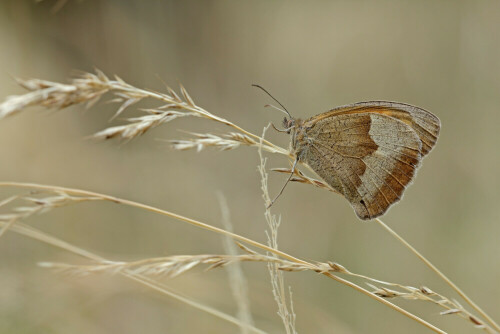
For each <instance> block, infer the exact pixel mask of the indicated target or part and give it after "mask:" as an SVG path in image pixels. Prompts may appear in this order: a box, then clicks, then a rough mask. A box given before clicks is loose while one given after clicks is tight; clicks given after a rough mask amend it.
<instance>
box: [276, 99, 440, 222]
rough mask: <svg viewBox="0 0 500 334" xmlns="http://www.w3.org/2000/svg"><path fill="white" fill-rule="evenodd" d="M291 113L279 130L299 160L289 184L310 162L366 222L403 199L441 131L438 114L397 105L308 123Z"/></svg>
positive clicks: (335, 112) (359, 107)
mask: <svg viewBox="0 0 500 334" xmlns="http://www.w3.org/2000/svg"><path fill="white" fill-rule="evenodd" d="M273 99H274V98H273ZM275 101H277V100H276V99H275ZM277 102H278V101H277ZM278 103H279V102H278ZM280 105H281V103H280ZM281 106H282V105H281ZM282 107H283V106H282ZM283 108H284V107H283ZM285 110H286V109H285ZM286 113H287V114H288V116H289V118H287V117H285V119H284V120H283V126H284V127H285V129H284V130H280V131H282V132H283V131H284V132H287V133H289V134H290V135H291V142H292V143H291V146H292V150H293V153H294V155H295V157H296V159H295V162H294V164H293V167H292V174H290V177H289V179H288V180H287V182H288V181H289V180H290V179H291V177H292V175H293V172H294V171H295V167H296V165H297V162H299V161H300V162H302V163H305V164H307V165H308V166H309V167H311V169H312V170H314V171H315V172H316V173H317V174H318V175H319V176H320V177H321V178H322V179H323V180H324V181H325V182H326V183H327V184H328V185H329V186H330V187H332V188H333V189H334V190H335V191H337V192H338V193H340V194H341V195H343V196H344V197H345V198H346V199H347V200H348V201H349V203H350V204H351V206H352V207H353V209H354V212H355V213H356V215H357V216H358V217H359V218H360V219H363V220H367V219H373V218H376V217H379V216H381V215H383V214H384V213H385V212H387V210H388V209H389V207H391V206H392V205H393V204H394V203H396V202H398V201H399V200H400V199H401V197H402V195H403V192H404V190H405V189H406V187H407V186H408V185H409V184H410V183H411V182H412V180H413V178H414V177H415V174H416V171H417V169H418V168H419V167H420V165H421V162H422V159H423V158H424V157H425V156H426V155H427V154H428V153H429V152H430V151H431V150H432V148H433V147H434V145H435V144H436V142H437V139H438V136H439V131H440V128H441V122H440V120H439V118H438V117H436V116H435V115H434V114H432V113H430V112H429V111H426V110H424V109H422V108H419V107H415V106H412V105H409V104H405V103H398V102H386V101H369V102H359V103H354V104H349V105H345V106H341V107H337V108H334V109H332V110H330V111H327V112H325V113H322V114H319V115H316V116H313V117H311V118H309V119H307V120H301V119H295V118H293V117H291V115H290V113H288V112H286ZM285 185H286V184H285ZM282 191H283V189H282ZM282 191H281V192H282ZM281 192H280V194H281ZM280 194H279V195H280ZM279 195H278V196H279Z"/></svg>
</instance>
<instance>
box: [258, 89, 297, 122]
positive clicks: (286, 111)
mask: <svg viewBox="0 0 500 334" xmlns="http://www.w3.org/2000/svg"><path fill="white" fill-rule="evenodd" d="M252 86H253V87H257V88H260V89H262V90H263V91H264V92H265V93H266V94H267V95H269V96H270V97H271V98H272V99H273V100H274V101H276V102H278V104H279V105H280V106H281V107H282V108H283V109H284V112H285V113H286V114H287V115H288V116H289V117H290V118H293V117H292V115H290V113H289V112H288V110H286V108H285V106H284V105H282V104H281V103H280V101H278V100H276V99H275V98H274V96H272V95H271V93H269V92H268V91H267V90H266V89H265V88H264V87H262V86H260V85H256V84H253V85H252ZM271 107H274V106H271ZM274 108H276V107H274ZM276 109H278V110H281V109H279V108H276ZM281 111H283V110H281Z"/></svg>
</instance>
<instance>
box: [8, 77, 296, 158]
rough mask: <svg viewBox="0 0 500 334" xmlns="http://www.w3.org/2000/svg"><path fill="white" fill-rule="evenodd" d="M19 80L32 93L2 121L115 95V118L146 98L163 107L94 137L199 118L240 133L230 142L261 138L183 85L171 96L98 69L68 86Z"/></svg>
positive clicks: (11, 105)
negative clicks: (202, 104)
mask: <svg viewBox="0 0 500 334" xmlns="http://www.w3.org/2000/svg"><path fill="white" fill-rule="evenodd" d="M17 81H18V83H19V85H21V86H22V87H23V88H25V89H27V90H28V91H30V92H29V93H26V94H23V95H15V96H9V97H7V98H6V99H5V101H4V102H3V103H1V104H0V119H2V118H5V117H7V116H11V115H14V114H16V113H18V112H20V111H22V110H24V109H26V108H27V107H30V106H42V107H45V108H56V109H64V108H66V107H69V106H72V105H75V104H83V103H86V104H87V107H91V106H92V105H93V104H95V103H96V102H97V101H98V100H99V99H100V98H101V97H102V96H103V95H105V94H106V93H108V92H113V93H114V94H115V96H116V98H115V99H113V100H112V101H111V102H115V103H120V104H121V106H120V107H119V108H118V110H117V111H116V113H115V115H114V117H113V118H115V117H117V116H119V115H120V114H121V113H122V112H123V111H124V110H125V109H126V108H128V107H129V106H131V105H133V104H136V103H138V102H140V101H142V100H143V99H146V98H148V99H153V100H157V101H159V102H160V103H161V105H160V106H159V107H157V108H153V109H141V110H142V111H143V112H144V113H145V114H144V115H142V116H139V117H132V118H128V119H127V123H126V124H123V125H118V126H112V127H109V128H106V129H104V130H102V131H99V132H97V133H96V134H94V135H93V136H91V138H96V139H110V138H115V137H118V138H122V139H127V140H130V139H133V138H136V137H138V136H140V135H142V134H144V133H145V132H147V131H149V130H151V129H153V128H155V127H157V126H159V125H161V124H164V123H168V122H170V121H172V120H174V119H176V118H179V117H187V116H196V117H202V118H205V119H208V120H212V121H215V122H218V123H222V124H225V125H227V126H230V127H232V128H233V129H235V130H237V131H238V133H237V134H230V135H228V136H229V138H226V139H230V140H234V141H238V142H239V143H245V144H247V145H248V144H251V143H253V145H255V140H259V139H260V137H259V136H257V135H254V134H252V133H250V132H248V131H246V130H244V129H242V128H240V127H239V126H237V125H236V124H234V123H232V122H230V121H228V120H226V119H224V118H222V117H219V116H216V115H214V114H212V113H210V112H208V111H207V110H205V109H203V108H201V107H200V106H198V105H196V104H195V102H194V100H193V99H192V98H191V96H190V95H189V94H188V92H187V91H186V89H185V88H184V87H183V86H182V85H181V86H180V91H181V94H177V93H176V92H175V91H174V90H173V89H171V88H170V87H166V89H167V93H160V92H155V91H152V90H148V89H141V88H137V87H134V86H132V85H130V84H128V83H126V82H125V81H123V80H122V79H121V78H119V77H118V76H115V77H114V79H110V78H108V77H107V76H106V75H105V74H104V73H103V72H101V71H98V70H97V71H96V74H92V73H83V74H81V75H80V76H79V77H77V78H74V79H72V80H71V81H70V83H68V84H61V83H57V82H52V81H46V80H39V79H29V80H20V79H18V80H17ZM238 135H239V136H238ZM264 144H265V145H266V146H265V148H264V149H266V150H269V151H270V152H273V153H280V154H285V155H290V153H289V152H288V151H287V150H285V149H283V148H281V147H279V146H276V145H274V144H272V143H270V142H268V141H264Z"/></svg>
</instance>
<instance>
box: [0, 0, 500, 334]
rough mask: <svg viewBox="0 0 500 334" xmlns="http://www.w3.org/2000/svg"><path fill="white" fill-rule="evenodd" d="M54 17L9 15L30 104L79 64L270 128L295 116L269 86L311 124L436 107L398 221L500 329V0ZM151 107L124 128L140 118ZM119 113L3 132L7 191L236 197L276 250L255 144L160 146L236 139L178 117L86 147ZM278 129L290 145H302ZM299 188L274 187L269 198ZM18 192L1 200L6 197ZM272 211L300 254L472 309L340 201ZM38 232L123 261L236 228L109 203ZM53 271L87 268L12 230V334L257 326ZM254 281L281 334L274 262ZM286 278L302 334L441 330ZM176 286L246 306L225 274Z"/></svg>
mask: <svg viewBox="0 0 500 334" xmlns="http://www.w3.org/2000/svg"><path fill="white" fill-rule="evenodd" d="M56 4H57V2H56V1H50V0H46V1H43V2H41V3H36V2H35V1H29V0H21V1H20V0H3V1H1V2H0V49H1V52H0V96H1V99H2V100H3V99H4V98H5V97H6V96H8V95H12V94H20V93H22V92H23V90H22V89H21V88H20V87H18V86H17V85H16V83H15V82H14V80H13V79H12V76H14V77H22V78H30V77H35V78H41V79H47V80H53V81H64V80H66V78H68V77H70V76H71V75H72V74H73V73H74V72H73V71H74V70H83V71H93V69H94V68H99V69H101V70H102V71H104V72H105V73H106V74H108V75H113V74H118V75H119V76H120V77H121V78H123V79H124V80H125V81H127V82H129V83H131V84H133V85H135V86H137V87H144V88H151V89H156V90H163V89H164V87H163V83H162V81H161V80H160V79H159V78H161V79H162V80H165V81H166V82H167V83H168V84H169V85H171V86H172V87H177V85H178V82H182V84H183V85H184V86H185V87H186V88H187V89H188V91H189V92H190V94H191V96H192V97H193V99H194V100H195V101H196V103H197V104H198V105H200V106H202V107H204V108H205V109H207V110H209V111H211V112H212V113H214V114H216V115H219V116H222V117H224V118H227V119H228V120H231V121H233V122H234V123H236V124H238V125H240V126H242V127H243V128H245V129H247V130H249V131H251V132H253V133H257V134H260V133H261V131H262V129H263V127H264V126H265V125H267V124H268V123H269V122H270V121H273V122H275V123H276V124H279V123H280V121H281V119H282V115H281V114H279V113H278V112H275V111H273V110H269V109H266V108H264V107H263V106H264V105H265V104H266V103H270V102H271V101H270V99H269V98H268V97H267V96H265V95H264V94H263V93H262V92H260V91H258V90H256V89H254V88H252V87H251V86H250V85H251V84H252V83H259V84H261V85H263V86H264V87H266V88H267V89H268V90H270V91H271V92H272V94H273V95H274V96H275V97H276V98H278V99H279V100H280V101H281V102H282V103H283V104H284V105H285V106H286V107H287V108H288V109H289V110H290V112H291V113H292V114H293V115H294V116H295V117H302V118H307V117H310V116H313V115H316V114H318V113H320V112H324V111H327V110H329V109H331V108H333V107H335V106H339V105H343V104H347V103H352V102H358V101H365V100H374V99H378V100H394V101H400V102H406V103H410V104H414V105H417V106H420V107H423V108H425V109H427V110H430V111H432V112H433V113H435V114H436V115H437V116H438V117H439V118H440V119H441V121H442V132H441V135H440V139H439V141H438V143H437V146H436V148H435V149H434V151H433V152H432V153H431V154H430V155H429V156H428V157H427V158H426V159H425V161H424V164H423V166H422V168H421V169H420V170H419V172H418V175H417V177H416V180H415V182H414V183H413V185H412V186H411V187H410V188H409V189H408V190H407V191H406V192H405V197H404V199H403V200H402V201H401V202H400V203H398V204H397V205H395V206H394V207H393V208H392V209H391V210H390V211H389V213H388V214H387V215H385V216H384V217H383V220H384V221H385V222H386V223H387V224H388V225H390V226H392V227H393V228H394V229H395V230H396V231H397V232H399V233H400V234H402V235H403V236H404V237H405V238H406V239H407V240H408V241H409V242H410V243H411V244H412V245H413V246H415V247H416V248H417V249H419V250H420V251H421V252H422V253H423V254H424V255H426V256H428V257H429V258H430V259H431V261H433V262H434V263H435V264H436V265H437V267H439V268H440V269H441V270H442V271H443V272H444V273H446V274H447V275H449V276H450V277H451V278H452V279H453V280H454V282H455V283H457V284H458V285H459V286H460V287H462V288H463V290H464V291H466V292H467V293H468V294H469V295H470V296H471V297H472V299H474V300H475V301H476V302H477V303H478V304H479V305H481V306H482V307H483V309H485V310H486V311H487V312H489V314H490V315H492V316H493V317H496V319H497V321H498V319H499V317H498V315H499V314H500V304H499V303H498V301H499V300H500V285H499V284H498V282H499V281H500V265H499V264H500V258H499V254H500V242H499V237H500V224H499V220H500V214H499V211H498V210H497V207H498V202H499V200H500V193H499V190H498V189H499V188H500V177H499V176H498V171H499V169H498V164H499V162H500V150H499V147H498V146H499V144H500V131H499V130H498V124H499V121H500V112H499V109H498V107H499V106H500V94H499V92H500V40H499V36H498V33H499V31H500V2H498V1H493V0H492V1H431V0H425V1H418V2H417V1H395V0H387V1H377V2H368V1H308V2H303V1H246V2H243V1H238V2H235V1H190V0H188V1H182V2H181V1H140V0H135V1H134V0H120V1H118V0H108V1H95V0H83V1H73V0H69V1H67V2H66V4H65V5H64V6H63V7H62V8H61V9H60V10H59V11H57V12H55V13H54V12H53V8H54V5H56ZM105 100H106V99H104V101H105ZM139 107H140V106H139ZM134 109H135V108H134V107H132V108H130V109H129V110H127V111H126V112H125V115H126V116H132V115H136V114H137V112H136V111H134ZM114 111H116V106H115V105H109V104H105V103H103V102H101V103H99V104H97V105H96V106H94V107H93V108H92V109H90V110H88V111H85V110H84V108H83V107H81V106H76V107H71V108H69V109H65V110H62V111H46V110H43V109H41V108H32V109H30V110H28V111H27V112H23V113H20V114H18V115H16V116H14V117H11V118H8V119H4V120H2V121H1V122H0V156H1V163H0V179H1V180H3V181H23V182H36V183H41V184H53V185H59V186H66V187H76V188H83V189H88V190H93V191H97V192H102V193H106V194H110V195H115V196H119V197H123V198H127V199H131V200H136V201H140V202H142V203H146V204H150V205H154V206H158V207H160V208H163V209H166V210H170V211H173V212H176V213H179V214H183V215H186V216H188V217H192V218H195V219H198V220H201V221H203V222H206V223H209V224H213V225H216V226H222V223H221V210H220V206H219V202H218V200H217V196H216V193H217V192H219V191H220V192H222V193H223V194H224V195H225V196H226V198H227V202H228V205H229V208H230V211H231V217H232V223H233V228H234V230H235V232H236V233H238V234H241V235H244V236H247V237H249V238H252V239H255V240H258V241H262V242H265V240H266V237H265V233H264V230H265V229H266V222H265V220H264V217H263V213H264V204H263V201H262V198H261V191H260V179H259V176H258V173H257V170H256V168H257V165H258V163H259V160H258V155H257V152H256V150H255V149H252V148H247V147H242V148H239V149H237V150H234V151H227V152H218V151H215V150H206V151H202V152H200V153H196V152H195V151H187V152H178V151H172V150H170V149H169V147H168V144H167V143H165V142H163V141H161V140H164V139H179V138H185V137H187V135H186V134H185V133H183V132H181V131H179V130H186V131H194V132H201V133H207V132H211V133H224V132H227V131H228V129H227V128H225V127H223V126H218V125H214V124H213V123H212V122H210V121H206V120H203V119H195V120H193V119H180V120H176V121H174V122H172V123H169V124H167V125H164V126H161V127H159V128H156V129H154V130H153V131H151V132H148V133H147V134H146V135H144V136H142V137H140V138H138V139H136V140H134V141H131V142H129V143H120V142H119V141H107V142H95V141H89V140H85V139H84V137H85V136H88V135H90V134H93V133H95V132H97V131H99V130H101V129H104V128H105V127H108V126H110V123H109V122H108V120H109V119H110V118H111V116H112V115H113V113H114ZM113 124H120V120H116V121H114V123H113ZM267 136H268V138H269V139H270V140H272V141H274V142H275V143H277V144H280V145H282V146H284V147H288V143H289V138H288V136H286V135H283V134H279V133H276V132H274V131H269V132H268V135H267ZM158 139H161V140H158ZM287 166H288V162H287V160H286V159H285V158H283V157H279V156H271V155H269V160H268V167H269V168H272V167H287ZM285 178H286V176H285V175H282V174H270V191H271V195H274V194H276V193H277V191H278V190H279V188H280V186H281V185H282V184H283V182H284V180H285ZM14 192H15V191H13V190H9V189H0V194H1V195H2V199H3V198H6V197H7V196H9V195H10V194H12V193H14ZM274 212H275V213H277V214H280V215H281V216H282V224H281V228H280V232H279V243H280V247H281V248H282V249H283V250H284V251H286V252H289V253H291V254H293V255H295V256H299V257H302V258H305V259H312V260H318V261H335V262H338V263H340V264H342V265H344V266H346V267H347V268H349V269H350V270H352V271H355V272H359V273H362V274H365V275H369V276H372V277H375V278H378V279H381V280H386V281H393V282H398V283H402V284H407V285H412V286H420V285H425V286H428V287H429V288H431V289H433V290H435V291H438V292H441V293H442V294H444V295H446V296H448V297H450V298H457V296H456V295H455V294H454V293H453V292H452V291H450V289H449V288H448V287H447V286H446V285H445V284H444V283H443V282H442V281H441V280H439V279H438V278H437V277H436V275H435V274H433V273H432V272H430V271H429V270H428V269H427V268H426V267H425V266H424V265H423V264H422V263H421V262H419V261H418V260H417V259H416V258H415V256H414V255H412V254H410V253H409V251H408V250H406V249H404V248H403V247H402V246H400V244H398V243H397V241H395V240H394V239H393V238H391V237H390V236H389V235H388V234H387V233H386V232H384V231H383V230H382V229H381V228H380V226H378V225H376V224H374V223H370V222H361V221H360V220H358V219H357V218H356V216H355V214H354V212H353V210H352V209H351V207H350V206H349V204H348V202H347V201H346V200H345V199H343V198H341V197H340V196H337V195H335V194H331V193H328V192H325V191H322V190H319V189H315V188H313V187H310V186H305V185H301V184H291V185H289V186H288V187H287V189H286V190H285V193H284V195H283V196H282V197H281V198H280V199H279V201H278V202H277V203H276V204H275V206H274ZM27 223H29V224H31V225H33V226H35V227H37V228H39V229H41V230H43V231H46V232H48V233H51V234H53V235H55V236H57V237H59V238H62V239H64V240H65V241H68V242H70V243H72V244H74V245H76V246H79V247H82V248H84V249H87V250H89V251H92V252H95V253H97V254H99V255H101V256H104V257H106V258H109V259H113V260H138V259H142V258H146V257H155V256H167V255H177V254H206V253H221V252H223V247H222V239H221V237H220V236H218V235H215V234H213V233H210V232H207V231H203V230H199V229H196V228H193V227H192V226H188V225H187V224H182V223H178V222H176V221H174V220H171V219H168V218H165V217H162V216H159V215H154V214H151V213H147V212H143V211H140V210H137V209H132V208H128V207H125V206H116V205H112V204H110V203H84V204H78V205H73V206H70V207H65V208H61V209H57V210H53V211H51V212H49V213H47V214H45V215H40V216H36V217H32V218H31V219H30V220H28V221H27ZM39 261H65V262H71V263H86V262H85V261H84V260H82V259H80V258H78V257H77V256H75V255H73V254H69V253H66V252H64V251H62V250H59V249H55V248H51V247H50V246H48V245H46V244H43V243H39V242H37V241H34V240H32V239H28V238H25V237H23V236H20V235H16V234H15V233H12V232H9V233H7V234H6V235H4V236H3V237H2V238H1V239H0V263H1V265H0V332H1V333H125V334H128V333H139V332H145V333H146V332H147V333H165V332H167V333H195V332H214V333H215V332H217V333H236V332H238V331H239V329H238V328H237V327H235V326H234V325H231V324H228V323H226V322H223V321H221V320H219V319H217V318H214V317H212V316H211V315H208V314H206V313H203V312H201V311H198V310H196V309H193V308H191V307H189V306H187V305H185V304H181V303H179V302H178V301H175V300H173V299H169V298H168V297H166V296H163V295H160V294H159V293H157V292H154V291H152V290H150V289H148V288H146V287H144V286H141V285H138V284H136V283H134V282H132V281H127V280H124V279H123V278H121V277H119V276H110V275H95V276H89V277H84V278H76V277H71V276H67V275H61V274H57V273H54V272H53V271H50V270H47V269H43V268H39V267H38V266H36V263H37V262H39ZM244 272H245V274H246V277H247V280H248V284H249V291H250V306H251V310H252V314H253V316H254V320H255V324H256V326H257V327H259V328H261V329H263V330H266V331H268V332H270V333H281V332H283V328H282V325H281V323H280V319H279V318H278V316H277V315H276V312H277V306H276V304H275V302H274V300H273V297H272V294H271V288H270V282H269V277H268V273H267V269H266V268H265V266H264V265H262V264H245V265H244ZM285 278H286V281H287V284H290V285H291V287H292V289H293V300H294V307H295V312H296V313H297V329H298V332H299V333H388V332H398V333H424V332H426V331H427V329H425V328H424V327H423V326H421V325H419V324H418V323H416V322H414V321H411V320H409V319H408V318H406V317H404V316H402V315H401V314H399V313H396V312H394V311H393V310H391V309H389V308H387V307H385V306H384V305H382V304H380V303H377V302H375V301H373V300H371V299H369V298H367V297H366V296H363V295H361V294H360V293H357V292H355V291H354V290H352V289H350V288H347V287H345V286H343V285H340V284H337V283H336V282H334V281H332V280H328V279H327V278H325V277H322V276H318V275H315V274H312V273H307V272H303V273H290V274H286V275H285ZM163 281H164V282H165V284H167V285H168V286H169V287H172V288H173V289H175V290H177V291H179V292H181V293H183V294H185V295H187V296H190V297H191V298H194V299H196V300H199V301H201V302H203V303H205V304H208V305H211V306H213V307H216V308H217V309H220V310H222V311H224V312H227V313H230V314H234V313H235V309H236V308H235V301H234V300H233V297H232V295H231V292H230V291H229V288H228V279H227V273H226V272H225V271H224V270H214V271H210V272H203V271H201V270H194V271H192V272H190V273H188V274H185V275H183V276H181V277H179V278H176V279H170V280H169V279H164V280H163ZM396 302H397V301H396ZM398 304H399V305H401V306H403V307H404V308H406V309H408V310H410V311H411V312H415V313H416V314H418V315H421V316H422V317H423V318H425V319H427V320H428V321H430V322H432V323H433V324H436V325H437V326H439V327H440V328H442V329H443V330H445V331H447V332H450V333H472V332H474V331H477V330H476V329H474V328H473V327H472V326H471V325H470V324H469V323H466V322H465V321H464V320H462V319H460V318H458V317H457V316H452V315H451V316H440V315H439V312H440V311H442V309H440V308H438V307H437V306H433V305H428V304H425V303H422V302H415V301H399V302H398ZM462 304H465V303H464V302H462Z"/></svg>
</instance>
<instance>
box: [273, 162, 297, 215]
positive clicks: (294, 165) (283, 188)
mask: <svg viewBox="0 0 500 334" xmlns="http://www.w3.org/2000/svg"><path fill="white" fill-rule="evenodd" d="M298 162H299V157H297V158H295V161H294V162H293V166H292V171H291V172H290V176H288V179H287V180H286V182H285V184H284V185H283V187H282V188H281V190H280V192H279V193H278V195H277V196H276V197H275V198H274V199H273V200H272V201H271V203H269V205H268V206H267V208H266V209H269V208H270V207H271V206H272V205H273V204H274V202H276V200H277V199H278V197H280V196H281V194H282V193H283V190H285V187H286V185H287V184H288V182H290V180H291V179H292V176H293V174H295V167H297V163H298Z"/></svg>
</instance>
